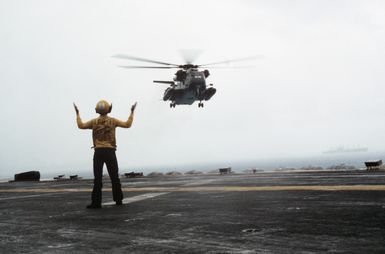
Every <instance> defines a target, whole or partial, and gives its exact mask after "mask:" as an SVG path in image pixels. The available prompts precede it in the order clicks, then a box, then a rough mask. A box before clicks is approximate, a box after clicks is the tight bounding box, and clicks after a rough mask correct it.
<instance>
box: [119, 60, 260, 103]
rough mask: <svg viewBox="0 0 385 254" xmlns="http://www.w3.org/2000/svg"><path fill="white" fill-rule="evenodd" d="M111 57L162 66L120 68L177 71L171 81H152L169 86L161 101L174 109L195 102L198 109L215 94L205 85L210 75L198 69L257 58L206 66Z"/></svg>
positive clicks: (211, 85)
mask: <svg viewBox="0 0 385 254" xmlns="http://www.w3.org/2000/svg"><path fill="white" fill-rule="evenodd" d="M113 57H116V58H121V59H128V60H134V61H140V62H147V63H155V64H159V65H163V66H132V65H128V66H120V67H122V68H128V69H174V68H175V69H179V70H178V71H177V72H176V73H175V76H174V78H173V80H172V81H162V80H153V82H154V83H160V84H169V85H170V86H169V87H168V88H167V89H166V90H165V91H164V94H163V100H164V101H171V103H170V108H175V106H176V105H191V104H193V103H194V102H195V101H199V103H198V107H202V108H203V106H204V104H203V101H208V100H210V99H211V98H212V97H213V96H214V94H215V93H216V91H217V90H216V89H215V88H214V87H213V84H209V85H207V84H206V79H207V77H208V76H209V75H210V72H209V71H208V70H203V71H200V70H198V68H200V67H206V66H214V65H218V64H225V63H230V62H236V61H246V60H250V59H254V58H257V57H256V56H253V57H246V58H238V59H233V60H226V61H220V62H214V63H208V64H199V65H198V64H193V63H192V62H193V60H191V59H187V60H186V58H185V62H186V63H185V64H173V63H167V62H160V61H156V60H151V59H146V58H141V57H136V56H129V55H122V54H119V55H114V56H113Z"/></svg>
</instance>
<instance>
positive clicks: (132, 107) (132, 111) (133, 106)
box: [131, 102, 137, 113]
mask: <svg viewBox="0 0 385 254" xmlns="http://www.w3.org/2000/svg"><path fill="white" fill-rule="evenodd" d="M136 104H137V102H135V104H134V105H132V106H131V113H134V111H135V108H136Z"/></svg>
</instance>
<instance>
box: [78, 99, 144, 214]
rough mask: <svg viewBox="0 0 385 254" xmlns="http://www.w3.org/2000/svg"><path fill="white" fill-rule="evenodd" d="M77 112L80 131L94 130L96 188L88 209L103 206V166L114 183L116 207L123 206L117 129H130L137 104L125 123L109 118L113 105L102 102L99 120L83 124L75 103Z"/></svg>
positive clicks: (98, 105)
mask: <svg viewBox="0 0 385 254" xmlns="http://www.w3.org/2000/svg"><path fill="white" fill-rule="evenodd" d="M74 108H75V111H76V122H77V124H78V127H79V129H92V139H93V142H94V146H93V148H94V149H95V153H94V188H93V190H92V203H91V204H90V205H88V206H87V208H101V207H102V206H101V204H102V187H103V185H102V177H103V165H104V163H105V164H106V166H107V171H108V174H109V175H110V179H111V183H112V196H113V199H114V201H115V202H116V205H118V206H119V205H122V200H123V192H122V187H121V185H120V179H119V173H118V171H119V168H118V161H117V159H116V154H115V151H116V139H115V128H116V127H122V128H130V127H131V125H132V121H133V119H134V111H135V108H136V102H135V104H134V105H132V107H131V114H130V116H129V117H128V119H127V121H125V122H123V121H120V120H118V119H115V118H112V117H109V116H107V114H108V113H110V112H111V109H112V104H111V105H110V104H109V103H108V102H107V101H105V100H101V101H99V102H98V103H97V104H96V107H95V111H96V113H98V114H100V116H99V117H98V118H95V119H92V120H90V121H88V122H85V123H83V122H82V120H81V118H80V114H79V109H78V107H77V106H76V105H75V103H74Z"/></svg>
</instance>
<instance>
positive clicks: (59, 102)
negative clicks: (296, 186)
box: [0, 0, 385, 176]
mask: <svg viewBox="0 0 385 254" xmlns="http://www.w3.org/2000/svg"><path fill="white" fill-rule="evenodd" d="M384 11H385V2H384V1H381V0H378V1H370V0H369V1H367V0H365V1H364V0H362V1H352V0H346V1H342V0H337V1H331V0H330V1H325V0H323V1H321V0H319V1H311V0H303V1H283V0H282V1H270V0H269V1H267V0H266V1H257V0H256V1H252V0H243V1H240V0H233V1H229V0H227V1H225V0H218V1H215V0H212V1H200V0H196V1H181V0H166V1H156V0H154V1H144V0H136V1H107V0H106V1H95V0H92V1H91V0H90V1H78V0H76V1H75V0H72V1H71V0H66V1H57V0H41V1H27V0H25V1H21V0H12V1H11V0H8V1H6V0H1V1H0V92H1V95H2V96H1V100H0V108H1V110H2V118H1V120H0V121H1V134H2V146H1V148H0V162H1V163H0V176H9V175H12V174H14V173H15V172H19V171H24V170H33V169H37V170H40V171H41V172H43V173H45V172H57V171H65V172H68V171H77V170H83V169H91V168H92V154H93V150H91V149H90V147H91V146H92V140H91V131H89V130H79V129H77V126H76V123H75V113H74V110H73V108H72V102H76V103H77V104H78V106H79V109H80V112H81V116H82V118H83V120H88V119H91V118H94V117H96V116H97V115H96V114H95V111H94V107H95V104H96V102H97V101H98V100H100V99H106V100H108V101H109V102H112V103H113V105H114V107H113V111H112V114H111V115H112V116H114V117H117V118H120V119H126V118H127V116H128V114H129V109H130V106H131V104H132V103H134V102H135V101H138V107H137V112H136V113H137V114H136V117H135V120H134V124H133V126H132V128H131V129H128V130H127V129H118V130H117V144H118V151H117V154H118V160H119V164H120V167H121V168H122V169H124V168H133V169H136V168H145V167H154V166H165V169H166V168H167V166H168V165H190V164H195V163H205V162H220V163H223V165H231V162H232V161H242V160H256V159H261V158H270V157H291V156H311V155H318V154H321V152H322V151H324V150H326V149H329V148H332V147H337V146H341V145H344V146H350V147H352V146H357V145H361V146H366V147H368V148H369V149H370V151H385V149H384V144H385V131H384V130H385V100H384V92H385V86H384V85H385V83H384V81H385V61H384V59H385V14H384V13H385V12H384ZM180 49H203V50H204V53H203V54H202V55H201V56H200V57H199V59H198V60H197V61H196V63H198V64H199V63H207V62H213V61H220V60H226V59H231V58H237V57H244V56H250V55H256V54H259V55H264V56H265V59H261V60H255V61H253V62H252V63H251V64H253V65H254V68H247V69H210V72H211V76H210V77H209V79H208V82H210V83H213V84H214V85H215V87H216V88H217V94H216V95H215V96H214V97H213V98H212V100H210V101H208V102H206V103H205V107H204V108H203V109H202V108H198V106H197V104H194V105H192V106H179V107H178V106H177V107H176V108H175V109H170V108H169V103H167V102H163V101H161V98H162V95H163V91H164V89H165V88H166V86H164V85H160V84H153V83H152V80H153V79H158V80H170V79H171V78H172V76H173V74H174V72H175V71H174V70H128V69H123V68H119V67H117V66H118V65H122V64H126V65H129V64H140V63H136V62H131V61H124V60H121V59H116V58H112V57H111V56H112V55H115V54H129V55H135V56H140V57H145V58H152V59H156V60H160V61H166V62H172V63H183V61H182V58H181V56H180V54H179V50H180ZM245 64H246V63H245ZM247 64H248V65H249V64H250V63H247ZM239 65H244V64H239Z"/></svg>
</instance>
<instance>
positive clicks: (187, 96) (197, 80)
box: [163, 68, 216, 107]
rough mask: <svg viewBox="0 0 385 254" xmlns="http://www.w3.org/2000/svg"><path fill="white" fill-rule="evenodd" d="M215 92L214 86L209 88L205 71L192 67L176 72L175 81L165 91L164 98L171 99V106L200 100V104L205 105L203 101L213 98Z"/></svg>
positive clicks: (189, 103)
mask: <svg viewBox="0 0 385 254" xmlns="http://www.w3.org/2000/svg"><path fill="white" fill-rule="evenodd" d="M207 73H208V72H207ZM215 92H216V89H215V88H214V87H211V86H210V87H208V88H207V86H206V75H205V72H203V71H198V70H197V69H194V68H190V69H187V70H186V71H183V70H179V71H178V72H177V73H176V76H175V78H174V81H173V83H171V86H170V87H168V88H167V89H166V90H165V92H164V95H163V100H164V101H171V104H170V107H175V105H191V104H193V103H194V102H195V101H200V103H199V104H198V106H199V107H203V103H202V101H207V100H209V99H211V97H212V96H213V95H214V94H215Z"/></svg>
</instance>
